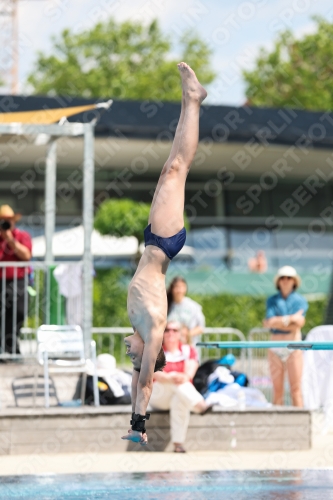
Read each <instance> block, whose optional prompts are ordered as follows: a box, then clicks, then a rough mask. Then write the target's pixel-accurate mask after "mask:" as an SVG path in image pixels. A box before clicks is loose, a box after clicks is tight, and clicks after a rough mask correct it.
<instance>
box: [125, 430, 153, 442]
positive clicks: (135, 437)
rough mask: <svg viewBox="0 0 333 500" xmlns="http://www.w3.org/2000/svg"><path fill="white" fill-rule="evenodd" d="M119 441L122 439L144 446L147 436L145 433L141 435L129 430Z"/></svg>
mask: <svg viewBox="0 0 333 500" xmlns="http://www.w3.org/2000/svg"><path fill="white" fill-rule="evenodd" d="M121 439H124V440H126V441H133V443H139V444H141V446H146V444H147V443H148V436H147V433H146V432H145V433H144V434H142V432H139V431H133V430H132V429H129V430H128V434H126V436H123V437H122V438H121Z"/></svg>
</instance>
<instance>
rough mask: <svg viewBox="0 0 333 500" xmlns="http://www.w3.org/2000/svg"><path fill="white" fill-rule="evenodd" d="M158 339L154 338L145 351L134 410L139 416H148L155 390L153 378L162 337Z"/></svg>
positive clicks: (145, 347) (146, 344) (146, 345)
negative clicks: (149, 405)
mask: <svg viewBox="0 0 333 500" xmlns="http://www.w3.org/2000/svg"><path fill="white" fill-rule="evenodd" d="M158 337H159V339H158V340H157V339H156V338H154V339H153V340H151V341H150V342H146V343H145V346H144V349H143V355H142V361H141V370H140V375H139V380H138V384H137V393H136V404H135V410H134V411H135V413H137V414H138V415H145V414H146V411H147V407H148V403H149V400H150V396H151V393H152V390H153V378H154V369H155V364H156V359H157V356H158V353H159V352H160V349H161V346H162V336H158Z"/></svg>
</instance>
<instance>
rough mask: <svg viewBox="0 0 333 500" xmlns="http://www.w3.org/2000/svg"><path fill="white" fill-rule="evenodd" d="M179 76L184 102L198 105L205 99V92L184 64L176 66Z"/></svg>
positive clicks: (192, 72) (191, 70)
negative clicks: (195, 102)
mask: <svg viewBox="0 0 333 500" xmlns="http://www.w3.org/2000/svg"><path fill="white" fill-rule="evenodd" d="M177 66H178V69H179V72H180V76H181V78H182V86H183V95H184V96H185V100H187V99H190V100H195V101H198V102H199V104H201V103H202V101H203V100H204V99H205V98H206V97H207V92H206V90H205V89H204V88H203V86H202V85H201V84H200V83H199V81H198V79H197V77H196V75H195V73H194V71H193V69H192V68H190V66H189V65H188V64H186V63H184V62H181V63H179V64H177Z"/></svg>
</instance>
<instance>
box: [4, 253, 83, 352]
mask: <svg viewBox="0 0 333 500" xmlns="http://www.w3.org/2000/svg"><path fill="white" fill-rule="evenodd" d="M59 264H61V265H67V266H74V265H77V264H78V263H77V262H68V263H65V262H61V263H59V262H58V263H55V262H50V263H48V262H35V261H29V262H0V359H11V358H14V359H17V358H28V357H35V356H36V353H37V342H36V331H37V329H38V327H39V326H40V325H42V324H57V325H64V324H69V323H70V324H73V323H74V324H80V321H72V320H70V319H71V318H69V317H68V315H69V314H70V315H71V316H72V318H74V319H75V320H77V319H79V318H80V317H81V314H82V302H81V301H82V297H81V295H80V294H79V295H77V297H71V300H70V301H65V299H64V297H63V296H62V295H61V293H60V287H59V286H58V283H57V281H56V279H55V278H54V275H53V270H54V269H55V268H56V266H57V265H59ZM68 320H70V321H68Z"/></svg>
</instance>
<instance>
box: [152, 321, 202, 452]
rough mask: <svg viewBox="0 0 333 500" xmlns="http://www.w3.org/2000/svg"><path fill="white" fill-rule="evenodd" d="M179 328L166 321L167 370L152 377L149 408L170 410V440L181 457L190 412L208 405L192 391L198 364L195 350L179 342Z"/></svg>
mask: <svg viewBox="0 0 333 500" xmlns="http://www.w3.org/2000/svg"><path fill="white" fill-rule="evenodd" d="M180 335H181V325H180V323H179V322H177V321H168V323H167V325H166V328H165V332H164V337H163V349H164V352H165V357H166V362H167V363H166V366H165V367H164V370H163V371H162V372H155V373H154V385H153V391H152V395H151V398H150V404H151V406H152V408H153V409H156V410H170V426H171V440H172V442H173V445H174V451H175V452H176V453H184V452H185V449H184V447H183V443H184V442H185V439H186V433H187V428H188V424H189V420H190V412H191V411H194V412H195V413H204V412H205V411H206V410H207V409H208V408H209V406H210V405H208V404H207V403H206V402H205V400H204V398H203V396H202V395H201V394H200V393H199V392H198V391H197V390H196V389H195V387H194V385H193V383H192V379H193V377H194V375H195V373H196V371H197V369H198V366H199V363H198V358H197V353H196V350H195V349H194V348H193V347H192V346H190V345H187V344H182V343H181V341H180Z"/></svg>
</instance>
